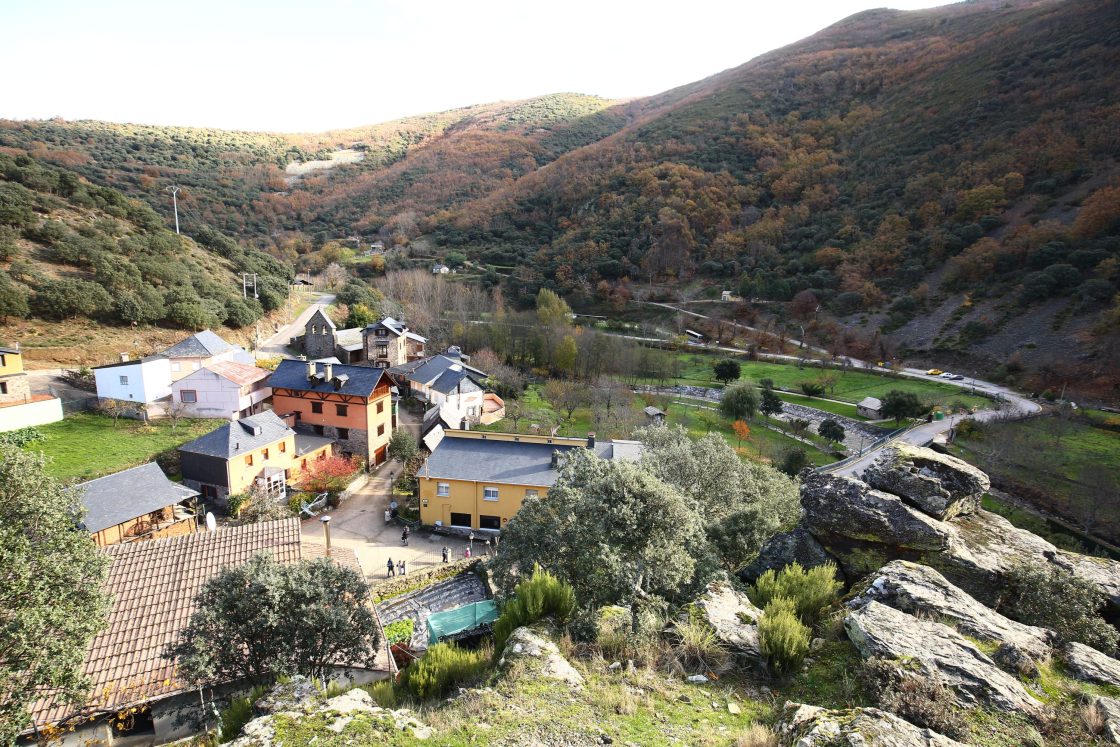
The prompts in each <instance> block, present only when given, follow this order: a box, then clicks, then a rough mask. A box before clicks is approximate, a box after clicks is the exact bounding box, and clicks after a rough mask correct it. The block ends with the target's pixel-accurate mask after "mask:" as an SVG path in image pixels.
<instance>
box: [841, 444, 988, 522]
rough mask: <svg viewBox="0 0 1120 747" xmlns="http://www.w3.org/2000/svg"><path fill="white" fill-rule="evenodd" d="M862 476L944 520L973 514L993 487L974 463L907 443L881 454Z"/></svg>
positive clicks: (867, 480) (877, 486)
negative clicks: (985, 494)
mask: <svg viewBox="0 0 1120 747" xmlns="http://www.w3.org/2000/svg"><path fill="white" fill-rule="evenodd" d="M862 477H863V480H864V482H866V483H867V484H868V485H870V486H871V487H873V488H875V489H877V490H882V491H884V492H887V493H891V494H893V495H897V496H898V497H900V498H901V499H902V500H904V501H906V503H908V504H910V505H911V506H914V507H915V508H918V509H920V510H921V511H923V512H925V513H927V514H929V515H930V516H933V517H934V518H936V519H940V520H942V521H945V520H947V519H951V518H953V517H954V516H958V515H961V514H970V513H974V512H975V511H976V510H977V509H979V508H980V499H981V497H983V495H984V493H986V492H987V491H988V488H990V487H991V482H990V481H989V480H988V476H987V475H986V474H984V473H983V472H981V471H980V470H978V469H976V468H975V467H973V466H972V465H971V464H968V463H967V462H964V461H961V460H960V459H957V458H956V457H953V456H949V455H948V454H941V453H940V452H936V451H934V450H933V449H925V448H922V447H920V446H912V445H910V444H907V443H905V442H899V443H897V444H896V445H894V446H891V447H889V448H886V449H883V450H882V451H881V452H879V454H878V456H877V457H876V458H875V461H874V462H873V463H872V464H871V466H869V467H868V468H867V469H866V470H864V472H863V475H862Z"/></svg>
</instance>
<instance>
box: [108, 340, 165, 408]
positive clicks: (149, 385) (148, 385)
mask: <svg viewBox="0 0 1120 747" xmlns="http://www.w3.org/2000/svg"><path fill="white" fill-rule="evenodd" d="M121 359H122V360H121V362H120V363H110V364H109V365H107V366H98V367H97V368H95V369H93V378H94V381H95V382H96V383H97V398H98V399H99V400H102V401H105V400H120V401H122V402H130V403H133V404H134V405H136V406H139V405H146V406H147V408H148V414H149V415H157V414H162V412H163V405H164V404H166V403H167V401H168V400H169V399H170V397H171V361H170V360H168V359H167V358H164V357H162V356H159V355H149V356H148V357H147V358H140V359H139V360H129V359H128V355H127V354H124V353H122V354H121Z"/></svg>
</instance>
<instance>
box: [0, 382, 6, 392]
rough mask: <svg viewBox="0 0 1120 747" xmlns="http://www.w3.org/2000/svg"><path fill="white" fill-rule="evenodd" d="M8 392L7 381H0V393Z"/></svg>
mask: <svg viewBox="0 0 1120 747" xmlns="http://www.w3.org/2000/svg"><path fill="white" fill-rule="evenodd" d="M7 393H8V382H6V381H0V394H7Z"/></svg>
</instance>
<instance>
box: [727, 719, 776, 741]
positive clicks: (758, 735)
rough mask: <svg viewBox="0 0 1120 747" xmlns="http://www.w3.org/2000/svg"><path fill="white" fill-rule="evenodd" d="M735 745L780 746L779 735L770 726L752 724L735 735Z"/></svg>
mask: <svg viewBox="0 0 1120 747" xmlns="http://www.w3.org/2000/svg"><path fill="white" fill-rule="evenodd" d="M735 747H778V735H777V734H775V733H774V731H773V730H772V729H771V728H770V727H769V726H763V725H762V724H751V725H750V726H749V727H748V728H746V729H744V730H743V731H741V732H739V736H737V737H735Z"/></svg>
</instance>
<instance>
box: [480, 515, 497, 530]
mask: <svg viewBox="0 0 1120 747" xmlns="http://www.w3.org/2000/svg"><path fill="white" fill-rule="evenodd" d="M478 528H479V529H501V528H502V519H501V517H500V516H485V515H480V516H479V517H478Z"/></svg>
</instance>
